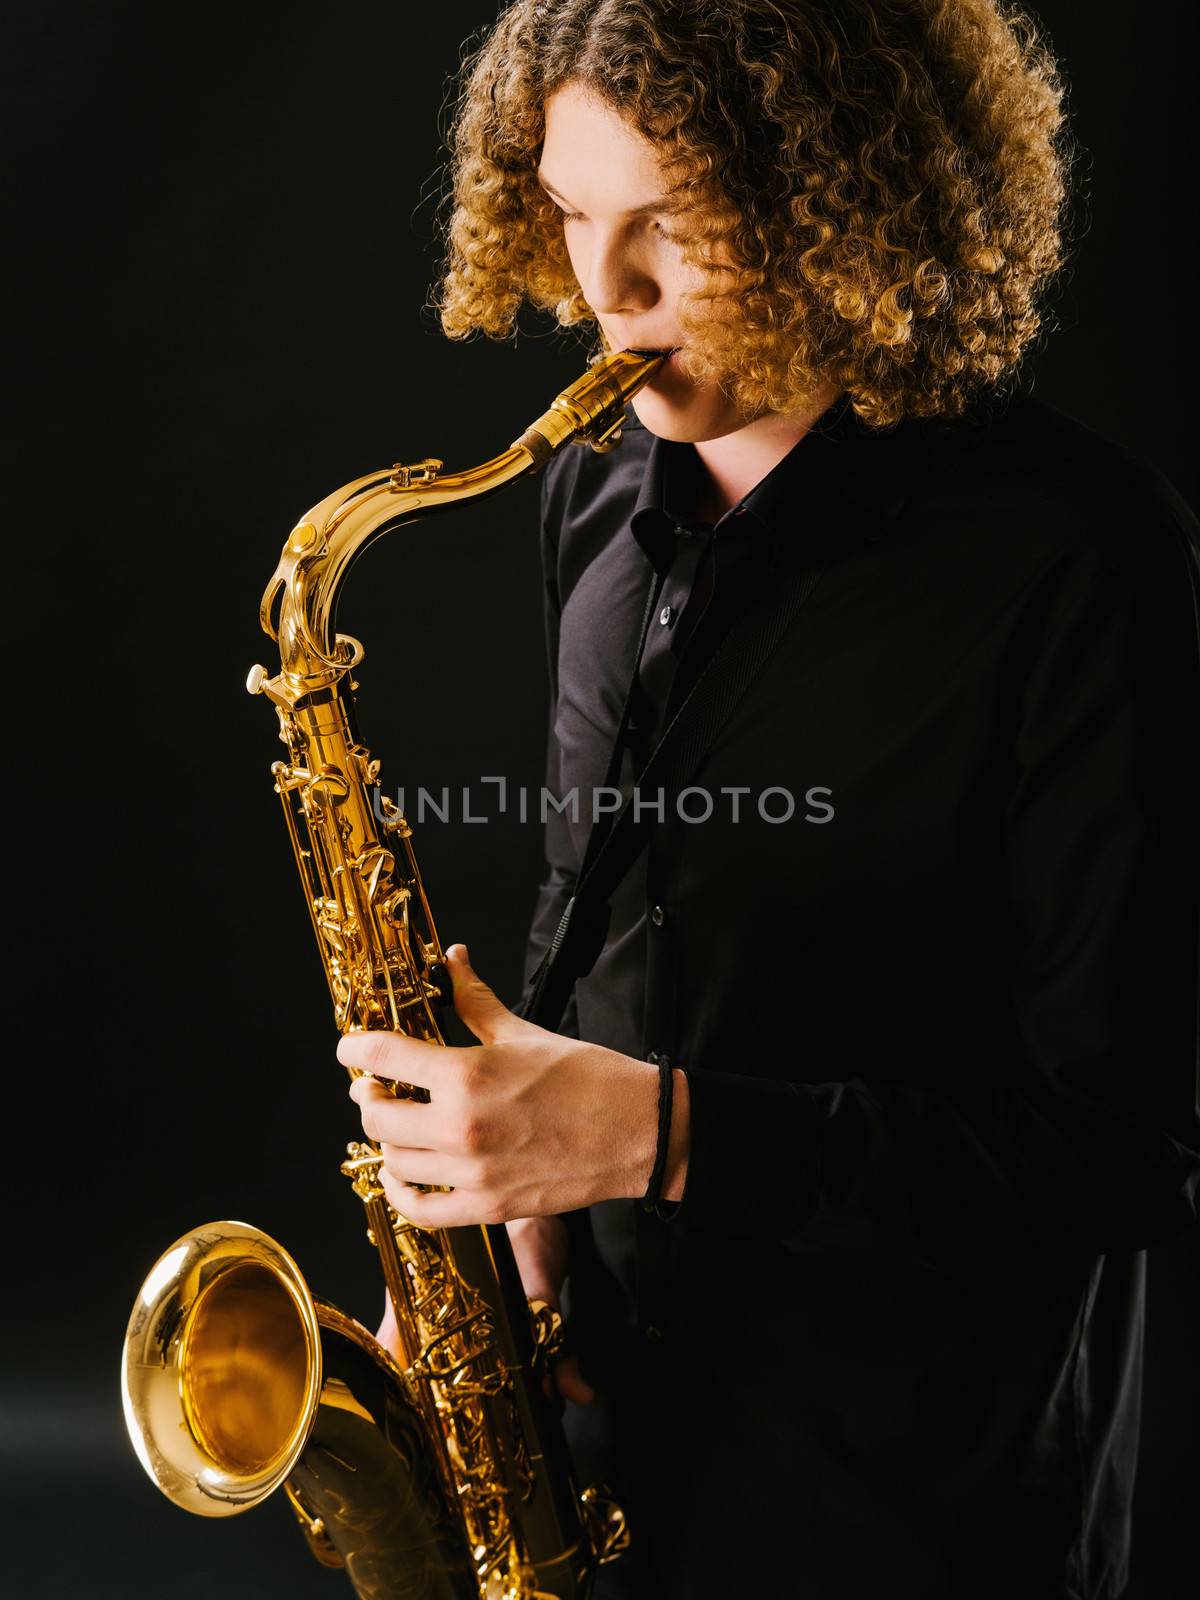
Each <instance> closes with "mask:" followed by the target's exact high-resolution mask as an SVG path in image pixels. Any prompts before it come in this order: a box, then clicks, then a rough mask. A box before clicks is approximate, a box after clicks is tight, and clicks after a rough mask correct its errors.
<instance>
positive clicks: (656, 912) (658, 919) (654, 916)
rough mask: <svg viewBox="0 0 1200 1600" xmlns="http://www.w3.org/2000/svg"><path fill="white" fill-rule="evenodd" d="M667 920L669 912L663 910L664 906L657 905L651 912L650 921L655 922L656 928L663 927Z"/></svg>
mask: <svg viewBox="0 0 1200 1600" xmlns="http://www.w3.org/2000/svg"><path fill="white" fill-rule="evenodd" d="M666 920H667V913H666V912H665V911H664V910H663V908H662V907H661V906H655V907H654V909H653V911H651V913H650V921H651V922H652V923H653V924H654V926H655V927H656V928H661V927H662V925H663V923H664V922H665V921H666Z"/></svg>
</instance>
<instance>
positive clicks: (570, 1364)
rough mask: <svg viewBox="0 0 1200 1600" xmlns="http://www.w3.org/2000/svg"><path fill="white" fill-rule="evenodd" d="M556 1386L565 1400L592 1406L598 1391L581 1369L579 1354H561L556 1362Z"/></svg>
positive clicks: (579, 1404) (578, 1404)
mask: <svg viewBox="0 0 1200 1600" xmlns="http://www.w3.org/2000/svg"><path fill="white" fill-rule="evenodd" d="M554 1386H555V1388H556V1389H557V1390H558V1392H559V1394H560V1395H562V1397H563V1399H564V1400H570V1401H572V1402H573V1403H574V1404H575V1405H577V1406H590V1405H591V1403H592V1401H593V1400H594V1399H595V1398H596V1391H595V1390H594V1389H593V1388H592V1386H591V1384H590V1383H589V1382H588V1381H587V1379H586V1378H585V1377H584V1376H583V1374H582V1373H581V1372H580V1370H579V1358H578V1357H577V1356H573V1355H570V1354H567V1355H564V1356H559V1358H558V1360H557V1361H556V1362H555V1363H554Z"/></svg>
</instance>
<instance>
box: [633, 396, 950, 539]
mask: <svg viewBox="0 0 1200 1600" xmlns="http://www.w3.org/2000/svg"><path fill="white" fill-rule="evenodd" d="M945 426H946V425H945V424H944V423H940V422H937V421H936V420H935V421H924V420H920V419H916V418H905V419H904V420H902V421H901V422H899V423H896V424H894V425H893V426H892V427H890V428H873V427H870V426H868V424H867V423H865V422H863V421H862V419H861V418H860V417H858V416H857V414H856V413H855V411H854V409H853V407H852V406H851V404H850V399H849V396H848V395H842V396H841V397H840V398H839V399H838V400H836V401H835V402H834V404H833V405H832V406H831V407H830V408H829V410H828V411H826V412H825V413H824V415H823V416H822V417H820V418H819V419H818V421H817V422H816V424H815V425H814V426H813V427H812V428H810V429H809V431H808V432H807V433H806V434H805V436H804V437H803V438H802V439H801V440H799V441H798V443H796V444H795V445H793V447H792V449H791V450H789V451H788V453H787V455H785V456H784V457H783V459H782V460H781V461H779V462H777V463H776V465H775V466H774V467H773V468H772V469H771V471H770V472H769V473H768V474H767V475H766V477H765V478H763V479H761V480H760V482H758V483H757V484H756V485H755V486H754V488H753V489H751V490H750V491H749V493H748V494H747V495H746V496H745V497H744V498H743V499H742V500H741V502H740V503H739V504H738V505H736V506H734V507H733V508H732V509H731V510H730V511H728V512H726V514H725V516H724V517H722V518H721V521H720V522H719V523H718V524H717V530H716V531H717V533H718V535H719V537H720V538H722V539H725V538H727V537H731V536H742V535H751V536H754V535H756V534H758V533H760V532H763V531H765V532H767V533H771V534H781V535H785V536H789V537H792V538H795V537H802V539H803V542H804V545H805V547H806V549H807V548H810V547H811V548H812V549H814V551H815V550H816V549H817V548H818V547H819V548H820V549H822V550H826V549H828V548H829V546H830V545H833V546H836V545H838V544H839V543H843V542H846V541H847V540H852V539H853V540H856V541H857V540H861V539H863V538H865V539H867V540H868V541H871V542H873V541H875V540H877V539H880V538H882V537H884V535H885V534H886V532H887V529H888V527H889V525H890V524H891V523H892V522H893V521H894V519H895V518H896V516H897V515H898V513H899V512H900V510H901V508H902V507H903V505H904V504H905V502H906V500H907V499H908V498H909V496H910V494H911V492H912V487H913V483H914V479H915V477H916V475H917V472H918V470H919V468H920V465H921V463H922V461H923V460H924V458H925V454H926V450H927V448H928V445H929V443H930V441H931V439H932V437H933V434H934V432H935V431H937V430H941V429H944V428H945ZM697 473H698V458H697V456H696V453H695V451H694V450H693V449H692V447H691V446H690V445H686V444H678V443H676V442H674V441H672V440H667V439H661V438H659V437H657V436H655V437H653V438H652V440H651V444H650V449H649V452H648V454H647V458H646V467H645V472H644V475H643V478H642V484H641V488H640V490H639V492H638V497H637V501H636V504H635V505H634V509H633V513H632V515H631V518H630V528H631V530H632V532H633V535H634V537H635V538H636V539H637V541H638V543H639V544H640V545H641V546H642V548H643V549H644V550H645V551H646V553H647V555H649V556H650V558H651V560H652V561H654V562H655V564H656V565H658V566H660V567H663V566H665V565H669V563H670V559H671V554H672V553H673V550H674V539H675V531H676V529H677V528H680V529H683V530H686V531H688V532H690V533H693V534H698V535H699V536H701V537H704V536H707V535H708V534H709V533H710V532H711V531H712V530H710V529H709V528H708V527H707V525H705V524H702V523H699V522H698V521H697V520H696V519H695V517H694V516H692V515H690V514H689V513H686V512H681V509H680V508H682V507H690V506H691V505H692V504H694V492H695V482H696V477H697Z"/></svg>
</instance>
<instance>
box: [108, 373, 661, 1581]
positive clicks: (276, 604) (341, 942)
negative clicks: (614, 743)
mask: <svg viewBox="0 0 1200 1600" xmlns="http://www.w3.org/2000/svg"><path fill="white" fill-rule="evenodd" d="M666 356H667V352H665V351H657V352H636V351H622V352H618V353H617V354H615V355H609V356H606V357H603V358H602V359H600V360H599V361H598V362H596V363H595V364H594V365H592V366H591V367H590V368H589V370H588V371H587V372H586V373H584V374H583V376H582V377H580V378H579V379H578V380H577V381H576V382H575V383H573V384H571V385H570V386H569V387H568V388H567V389H565V390H563V392H562V393H561V394H560V395H558V396H557V397H556V399H555V400H554V401H553V403H552V404H551V406H550V407H549V408H548V409H547V410H546V411H545V412H543V413H542V415H541V416H540V417H538V418H536V419H535V420H534V421H533V422H532V423H531V424H530V425H529V427H528V428H526V429H525V430H524V432H523V433H522V434H521V435H520V436H519V437H518V439H517V440H516V441H515V442H514V443H513V444H512V445H511V446H510V447H509V448H508V449H507V450H506V451H504V452H502V453H501V454H500V455H499V456H496V457H495V458H493V459H492V460H491V461H488V462H485V463H484V464H483V465H481V466H478V467H474V468H471V469H468V470H466V471H460V472H453V473H445V472H444V471H443V463H442V462H441V461H440V460H437V459H436V458H433V457H430V458H427V459H425V460H423V461H419V462H416V463H412V464H407V465H397V466H393V467H391V468H389V469H388V470H387V471H386V472H382V473H376V474H371V475H368V476H367V477H364V478H360V479H357V480H356V481H355V482H353V483H351V484H347V485H345V486H344V487H343V488H341V489H339V490H338V491H337V492H336V493H334V494H332V495H330V496H329V497H327V498H326V499H325V500H323V501H322V502H320V504H319V505H317V506H314V507H313V508H312V509H311V510H310V511H309V512H308V513H307V514H306V515H305V516H304V517H302V518H301V520H300V521H299V522H298V523H297V524H296V526H295V528H294V529H293V530H292V532H291V533H290V534H289V536H288V539H287V541H286V542H285V544H284V547H283V551H282V554H281V556H280V559H279V564H278V566H277V567H276V569H275V572H274V573H273V575H272V577H271V579H270V581H269V582H268V584H267V588H266V591H265V593H264V595H263V599H262V604H261V608H260V617H261V620H262V625H263V629H264V631H265V633H266V634H267V636H268V637H269V638H270V639H272V640H273V641H274V642H275V643H276V644H277V645H278V647H279V667H278V670H277V671H276V672H274V673H272V672H270V671H269V670H268V669H267V668H266V667H264V666H256V667H254V668H252V669H251V673H250V676H249V678H248V680H247V684H246V687H247V689H249V690H250V691H251V693H254V694H262V695H264V696H265V697H266V698H267V699H268V700H270V701H271V703H272V704H273V706H274V708H275V711H276V715H277V718H278V723H279V733H280V738H281V739H282V741H283V743H284V745H285V747H286V750H287V756H286V759H284V760H281V761H277V762H276V763H275V764H274V766H273V767H272V769H271V770H272V775H273V777H274V781H275V792H276V794H277V795H278V797H279V801H280V805H281V809H282V811H283V816H284V824H285V827H286V828H287V832H288V836H289V838H290V840H291V844H292V852H293V856H294V859H295V862H296V867H297V871H298V875H299V879H300V885H301V890H302V894H303V898H304V901H305V905H306V907H307V913H308V917H309V921H310V924H311V927H312V930H313V934H314V937H315V940H316V943H317V949H318V952H319V955H320V959H321V964H322V967H323V969H324V972H325V977H326V982H327V984H328V987H329V993H330V998H331V1001H332V1004H333V1012H334V1020H335V1022H336V1025H337V1027H338V1029H339V1030H340V1031H341V1032H342V1033H348V1032H351V1031H355V1030H360V1029H388V1030H392V1031H397V1032H404V1033H406V1034H408V1035H410V1036H411V1037H414V1038H420V1039H425V1040H428V1041H430V1042H431V1043H435V1044H441V1043H443V1042H444V1041H443V1038H442V1033H441V1028H440V1025H439V1015H440V1012H441V1009H442V1007H443V1006H444V1005H445V1004H446V1003H447V1001H448V999H449V995H450V988H449V979H448V977H447V974H446V970H445V966H444V955H443V950H442V945H441V942H440V939H439V937H438V933H437V929H436V926H435V924H434V920H433V914H432V911H431V908H430V904H429V899H428V896H427V894H426V891H425V886H424V883H423V880H422V877H421V873H420V870H419V868H418V866H417V860H416V855H415V852H414V849H413V844H412V830H411V829H410V828H409V826H408V824H407V822H406V821H405V819H404V818H403V817H402V816H401V815H400V813H399V812H398V811H397V810H396V808H395V806H394V805H390V803H389V805H388V806H387V807H384V808H381V810H382V815H381V816H380V815H379V814H378V813H377V812H376V811H375V809H374V808H373V805H372V792H373V791H374V790H376V788H377V785H378V781H379V772H380V763H379V762H378V760H376V759H374V758H373V757H372V756H371V754H370V751H369V750H368V749H367V748H366V746H365V745H364V744H363V743H362V742H361V740H360V738H359V736H358V733H357V729H356V725H355V718H354V699H353V691H354V689H355V687H356V685H355V684H354V682H353V681H352V678H351V673H352V671H353V670H354V669H355V668H356V667H357V666H358V665H359V664H360V663H361V661H362V659H363V648H362V645H361V644H360V643H359V642H358V641H357V640H355V639H352V638H350V637H348V636H347V635H344V634H338V633H337V632H336V631H335V628H334V621H335V613H336V606H337V600H338V596H339V594H340V592H341V587H342V584H343V583H344V582H345V579H346V577H347V575H348V573H349V571H350V569H351V567H352V566H353V564H354V562H355V561H356V560H357V558H358V556H359V555H361V553H362V552H363V551H364V550H365V549H366V548H367V547H368V546H369V545H370V544H371V543H373V542H374V540H375V539H377V538H379V537H380V536H381V535H383V534H384V533H386V532H388V531H389V530H391V529H393V528H396V527H401V526H406V525H408V524H410V523H413V522H417V521H424V520H426V519H427V518H429V517H430V516H435V515H438V514H440V513H441V512H442V511H445V510H450V509H452V508H453V507H454V506H455V505H456V504H458V503H459V502H462V501H467V500H477V499H481V498H484V497H486V496H488V495H491V494H494V493H496V492H498V491H499V490H501V489H503V488H505V487H506V486H507V485H508V484H510V483H513V482H515V481H516V480H517V479H519V478H522V477H524V476H527V475H529V474H531V473H535V472H537V471H540V469H541V468H542V467H544V466H545V464H546V463H547V462H548V461H549V460H550V459H551V458H552V457H553V456H554V455H555V453H556V452H557V451H559V450H560V449H562V448H563V447H564V446H565V445H567V444H571V443H575V444H587V445H590V446H591V447H592V448H593V449H595V450H601V451H603V450H609V449H612V448H613V447H614V446H615V445H616V444H617V443H618V442H619V439H620V430H621V424H622V422H623V421H624V408H625V404H626V402H627V401H628V400H629V399H630V398H631V396H632V395H633V394H635V393H636V392H637V390H638V389H639V388H641V387H642V385H643V384H645V383H647V382H648V381H649V380H650V379H651V378H652V377H653V376H654V374H655V373H656V372H657V371H658V369H659V367H660V366H661V365H662V363H663V361H664V360H665V359H666ZM380 1165H381V1156H380V1153H379V1151H378V1149H377V1148H376V1147H375V1146H374V1145H372V1144H370V1143H361V1142H356V1143H355V1144H352V1145H351V1146H350V1147H349V1149H348V1151H347V1156H346V1159H345V1161H344V1163H343V1166H342V1171H343V1173H344V1174H345V1175H346V1177H347V1178H348V1180H349V1182H350V1184H351V1187H352V1189H353V1192H354V1194H355V1195H356V1196H357V1198H358V1200H359V1201H360V1203H361V1205H362V1207H363V1213H364V1220H365V1223H366V1232H367V1237H368V1240H369V1241H370V1243H371V1245H372V1246H373V1248H374V1249H375V1251H376V1253H377V1255H378V1258H379V1263H380V1268H381V1270H382V1273H383V1278H384V1282H385V1284H386V1287H387V1293H388V1296H389V1299H390V1301H391V1305H392V1307H393V1310H394V1312H395V1320H396V1325H397V1329H398V1339H399V1345H398V1355H399V1359H396V1358H395V1357H393V1356H392V1355H391V1354H390V1353H389V1352H388V1351H386V1350H384V1349H383V1347H382V1346H381V1345H380V1344H379V1343H378V1342H377V1341H376V1340H375V1339H374V1338H373V1337H372V1336H371V1334H370V1333H368V1331H367V1330H366V1329H365V1328H364V1327H362V1326H361V1325H360V1324H359V1323H357V1322H355V1321H354V1320H353V1319H352V1318H350V1317H348V1316H346V1315H345V1313H344V1312H341V1311H339V1310H338V1309H337V1307H335V1306H332V1305H330V1304H328V1303H327V1302H325V1301H322V1300H319V1299H318V1298H317V1297H316V1296H314V1295H313V1294H312V1292H311V1290H310V1289H309V1287H308V1285H307V1284H306V1282H305V1280H304V1277H303V1275H302V1273H301V1272H300V1269H299V1268H298V1267H297V1265H296V1263H295V1261H294V1260H293V1259H292V1257H291V1256H290V1255H289V1254H288V1253H287V1251H286V1250H284V1249H283V1247H282V1246H281V1245H279V1244H278V1243H277V1242H276V1241H275V1240H274V1239H272V1238H271V1237H270V1236H269V1235H267V1234H265V1233H263V1232H262V1231H261V1230H259V1229H257V1228H253V1227H250V1226H248V1225H247V1224H245V1223H240V1222H215V1223H210V1224H208V1225H206V1226H204V1227H201V1228H196V1229H194V1230H193V1231H192V1232H191V1233H188V1234H185V1235H184V1236H183V1238H181V1239H178V1240H176V1241H175V1243H174V1244H173V1245H171V1246H170V1248H169V1249H168V1250H167V1251H166V1252H165V1253H164V1254H163V1255H162V1257H160V1259H159V1261H158V1262H157V1263H156V1264H155V1265H154V1267H153V1268H152V1269H151V1271H150V1272H149V1274H148V1275H147V1277H146V1279H145V1282H144V1283H143V1285H142V1288H141V1291H140V1293H139V1295H138V1298H137V1301H136V1303H135V1305H134V1308H133V1313H132V1315H131V1317H130V1321H129V1327H128V1330H127V1333H126V1338H125V1346H124V1352H123V1357H122V1366H121V1387H122V1399H123V1404H124V1411H125V1419H126V1424H127V1426H128V1429H129V1434H130V1438H131V1440H132V1442H133V1446H134V1449H135V1451H136V1453H137V1455H138V1459H139V1460H140V1461H141V1463H142V1465H143V1467H144V1468H145V1470H146V1472H147V1473H148V1474H149V1476H150V1478H151V1479H152V1480H153V1482H154V1483H155V1484H156V1485H157V1486H158V1487H159V1489H161V1490H162V1492H163V1493H164V1494H165V1495H167V1496H168V1498H169V1499H171V1500H172V1501H174V1503H175V1504H176V1505H179V1506H181V1507H183V1508H184V1509H186V1510H189V1511H192V1512H195V1513H197V1514H198V1515H201V1516H218V1517H219V1516H228V1515H231V1514H235V1513H238V1512H242V1511H245V1510H248V1509H249V1508H250V1507H251V1506H254V1505H257V1504H258V1503H259V1502H260V1501H262V1500H263V1499H265V1498H266V1497H267V1496H268V1495H270V1494H272V1493H273V1492H274V1491H275V1490H277V1489H279V1488H281V1487H282V1488H283V1490H284V1492H285V1493H286V1495H287V1498H288V1500H289V1502H290V1503H291V1505H292V1507H293V1510H294V1511H295V1513H296V1516H297V1518H298V1521H299V1523H300V1526H301V1529H302V1531H303V1533H304V1536H305V1538H306V1539H307V1541H308V1544H309V1546H310V1548H311V1550H312V1551H313V1554H314V1555H315V1556H316V1557H317V1559H318V1560H320V1561H321V1562H322V1563H324V1564H325V1565H327V1566H336V1567H342V1568H344V1569H345V1572H346V1575H347V1577H348V1579H349V1581H350V1584H351V1586H352V1588H353V1589H354V1592H355V1593H356V1594H357V1595H358V1596H359V1597H360V1600H418V1597H419V1600H583V1597H586V1596H587V1594H588V1593H589V1591H590V1588H591V1582H592V1577H593V1575H594V1572H595V1569H596V1567H597V1566H598V1565H599V1564H600V1563H601V1562H603V1561H606V1560H610V1559H612V1558H613V1557H614V1556H616V1555H618V1554H619V1553H620V1552H621V1551H622V1550H623V1549H624V1548H625V1547H626V1545H627V1543H628V1535H627V1531H626V1528H625V1521H624V1517H623V1515H622V1513H621V1511H620V1508H619V1507H618V1506H617V1505H616V1504H615V1503H614V1502H613V1501H612V1499H611V1497H610V1496H609V1495H608V1494H607V1493H606V1491H605V1490H604V1489H603V1486H601V1485H595V1486H592V1487H591V1488H587V1489H584V1490H583V1492H582V1493H580V1492H579V1491H578V1490H577V1489H576V1486H575V1482H574V1478H573V1472H572V1467H571V1462H570V1458H569V1455H568V1452H567V1447H566V1442H565V1439H564V1437H563V1434H562V1429H561V1425H560V1422H559V1418H558V1415H557V1413H556V1412H555V1410H554V1409H553V1407H552V1405H551V1404H550V1402H549V1401H548V1400H547V1398H546V1396H545V1393H544V1391H543V1387H542V1377H543V1373H544V1371H545V1368H546V1363H547V1362H548V1360H550V1359H551V1358H552V1354H553V1350H554V1348H555V1344H556V1342H557V1340H558V1338H559V1337H560V1329H559V1325H558V1322H557V1319H556V1317H555V1315H554V1314H553V1313H550V1312H549V1308H547V1307H545V1306H542V1305H540V1304H539V1305H535V1306H533V1307H531V1306H530V1304H529V1303H528V1302H527V1301H526V1299H525V1296H524V1292H523V1290H522V1287H521V1282H520V1278H519V1275H518V1273H517V1269H516V1263H515V1261H514V1259H513V1255H512V1251H511V1248H510V1246H509V1243H508V1235H507V1232H506V1231H505V1229H504V1228H503V1227H499V1226H489V1227H473V1228H455V1229H441V1230H428V1231H427V1230H423V1229H420V1228H418V1227H416V1226H414V1225H413V1224H412V1223H410V1222H408V1221H407V1220H406V1219H405V1218H403V1217H402V1216H400V1215H399V1214H398V1213H397V1212H396V1211H394V1210H393V1209H392V1208H391V1207H390V1206H389V1205H388V1202H387V1199H386V1196H385V1195H384V1192H383V1189H382V1186H381V1184H380V1182H379V1170H380Z"/></svg>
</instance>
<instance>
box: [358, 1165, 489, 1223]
mask: <svg viewBox="0 0 1200 1600" xmlns="http://www.w3.org/2000/svg"><path fill="white" fill-rule="evenodd" d="M380 1181H381V1182H382V1184H383V1189H384V1193H385V1194H386V1195H387V1199H388V1204H389V1205H390V1206H391V1207H392V1209H393V1210H394V1211H398V1212H399V1213H400V1215H401V1216H402V1217H405V1218H406V1219H407V1220H408V1221H409V1222H411V1223H414V1224H415V1225H416V1226H417V1227H418V1228H426V1229H430V1230H432V1229H435V1228H470V1227H476V1226H480V1225H483V1224H489V1223H494V1222H507V1220H508V1218H509V1217H510V1216H515V1215H516V1214H517V1211H518V1209H519V1208H518V1207H517V1206H516V1205H515V1204H512V1203H508V1202H505V1201H504V1200H503V1199H502V1198H500V1197H498V1196H496V1195H491V1194H488V1193H487V1192H486V1191H477V1190H473V1189H465V1188H463V1189H460V1188H456V1189H455V1190H454V1192H453V1193H452V1194H421V1193H420V1192H419V1191H418V1190H416V1189H408V1188H405V1187H404V1185H403V1184H402V1183H398V1182H397V1181H396V1179H395V1178H393V1177H392V1175H391V1173H390V1172H389V1171H388V1170H387V1168H386V1167H384V1169H383V1171H382V1173H381V1174H380Z"/></svg>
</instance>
